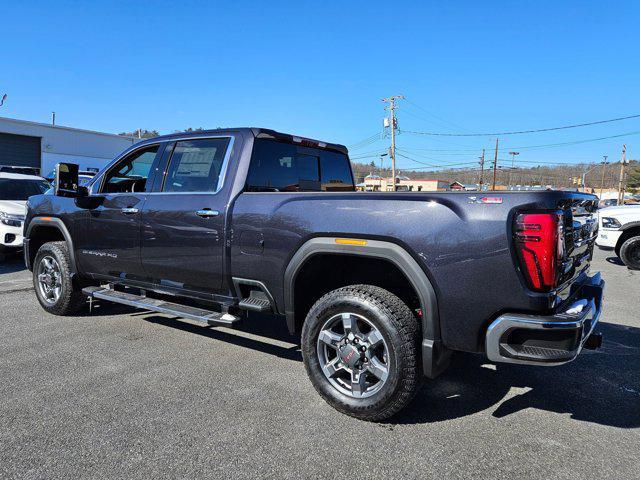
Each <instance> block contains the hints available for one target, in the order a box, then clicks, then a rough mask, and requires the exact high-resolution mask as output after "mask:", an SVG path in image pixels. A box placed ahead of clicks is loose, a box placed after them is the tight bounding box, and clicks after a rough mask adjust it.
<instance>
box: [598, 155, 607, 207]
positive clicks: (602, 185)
mask: <svg viewBox="0 0 640 480" xmlns="http://www.w3.org/2000/svg"><path fill="white" fill-rule="evenodd" d="M602 158H603V160H602V181H601V182H600V200H602V191H603V190H604V172H606V171H607V158H609V157H608V156H607V155H603V156H602Z"/></svg>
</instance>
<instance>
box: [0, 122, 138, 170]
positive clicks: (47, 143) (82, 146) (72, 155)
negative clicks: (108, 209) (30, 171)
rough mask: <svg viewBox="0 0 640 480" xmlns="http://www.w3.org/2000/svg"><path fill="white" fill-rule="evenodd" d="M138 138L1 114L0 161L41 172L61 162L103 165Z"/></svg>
mask: <svg viewBox="0 0 640 480" xmlns="http://www.w3.org/2000/svg"><path fill="white" fill-rule="evenodd" d="M138 141H139V140H138V139H137V138H133V137H124V136H120V135H114V134H112V133H102V132H93V131H90V130H81V129H78V128H70V127H62V126H58V125H50V124H46V123H36V122H28V121H25V120H15V119H13V118H3V117H0V165H10V166H25V167H35V168H39V169H40V172H41V174H42V175H46V174H47V173H48V172H50V171H51V170H53V168H54V167H55V165H56V164H57V163H60V162H68V163H77V164H78V165H80V169H81V170H86V169H87V168H101V167H103V166H104V165H106V164H107V163H108V162H109V161H110V160H112V159H113V158H114V157H115V156H116V155H117V154H119V153H120V152H122V151H123V150H125V149H126V148H129V147H130V146H131V145H132V144H134V143H136V142H138Z"/></svg>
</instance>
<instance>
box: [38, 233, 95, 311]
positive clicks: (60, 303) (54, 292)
mask: <svg viewBox="0 0 640 480" xmlns="http://www.w3.org/2000/svg"><path fill="white" fill-rule="evenodd" d="M33 287H34V289H35V291H36V297H38V301H39V302H40V305H42V308H44V309H45V310H46V311H47V312H49V313H53V314H55V315H71V314H74V313H76V312H78V311H79V310H80V309H81V308H82V307H83V306H84V304H85V300H86V297H85V296H84V295H83V294H82V291H81V290H82V289H81V288H80V287H77V286H75V285H74V283H73V278H72V276H71V262H70V260H69V249H68V246H67V243H66V242H49V243H45V244H44V245H42V246H41V247H40V249H39V250H38V253H37V255H36V258H35V261H34V264H33Z"/></svg>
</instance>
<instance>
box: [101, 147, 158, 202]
mask: <svg viewBox="0 0 640 480" xmlns="http://www.w3.org/2000/svg"><path fill="white" fill-rule="evenodd" d="M158 148H159V145H152V146H149V147H147V148H143V149H141V150H136V151H135V152H133V153H131V154H130V155H128V156H127V157H125V158H123V159H122V160H121V161H120V162H118V164H117V165H116V166H115V167H113V168H112V169H111V170H109V172H108V173H107V175H106V177H105V180H104V184H103V188H102V192H103V193H136V192H144V191H147V180H148V179H149V174H150V173H151V166H152V165H153V162H154V160H155V158H156V153H158Z"/></svg>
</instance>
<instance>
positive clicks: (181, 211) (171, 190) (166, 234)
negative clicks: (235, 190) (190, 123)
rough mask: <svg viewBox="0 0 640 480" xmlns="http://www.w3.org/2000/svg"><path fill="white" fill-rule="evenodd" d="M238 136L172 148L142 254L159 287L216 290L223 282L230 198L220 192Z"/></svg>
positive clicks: (146, 215) (147, 218)
mask: <svg viewBox="0 0 640 480" xmlns="http://www.w3.org/2000/svg"><path fill="white" fill-rule="evenodd" d="M232 143H233V138H232V137H229V136H227V137H212V138H198V139H191V140H180V141H177V142H175V143H173V144H171V145H168V146H167V149H166V151H165V155H164V157H165V162H166V167H165V168H164V170H165V172H166V173H165V177H164V181H163V182H158V183H156V190H157V191H155V192H153V193H151V194H150V195H149V196H148V198H147V202H146V204H145V206H144V210H143V212H142V224H141V227H142V230H141V232H142V245H141V257H142V264H143V268H144V271H145V274H146V275H147V276H148V277H150V278H151V279H152V281H153V282H154V283H156V284H159V285H164V286H168V287H173V288H181V289H184V290H189V291H194V292H200V293H208V294H213V293H217V292H218V291H219V290H220V288H221V286H222V280H223V251H224V224H225V207H226V204H227V200H228V199H227V198H225V197H224V194H223V193H221V192H220V189H221V187H222V183H223V181H224V173H225V170H226V164H227V161H228V157H229V152H230V151H231V147H232Z"/></svg>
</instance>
